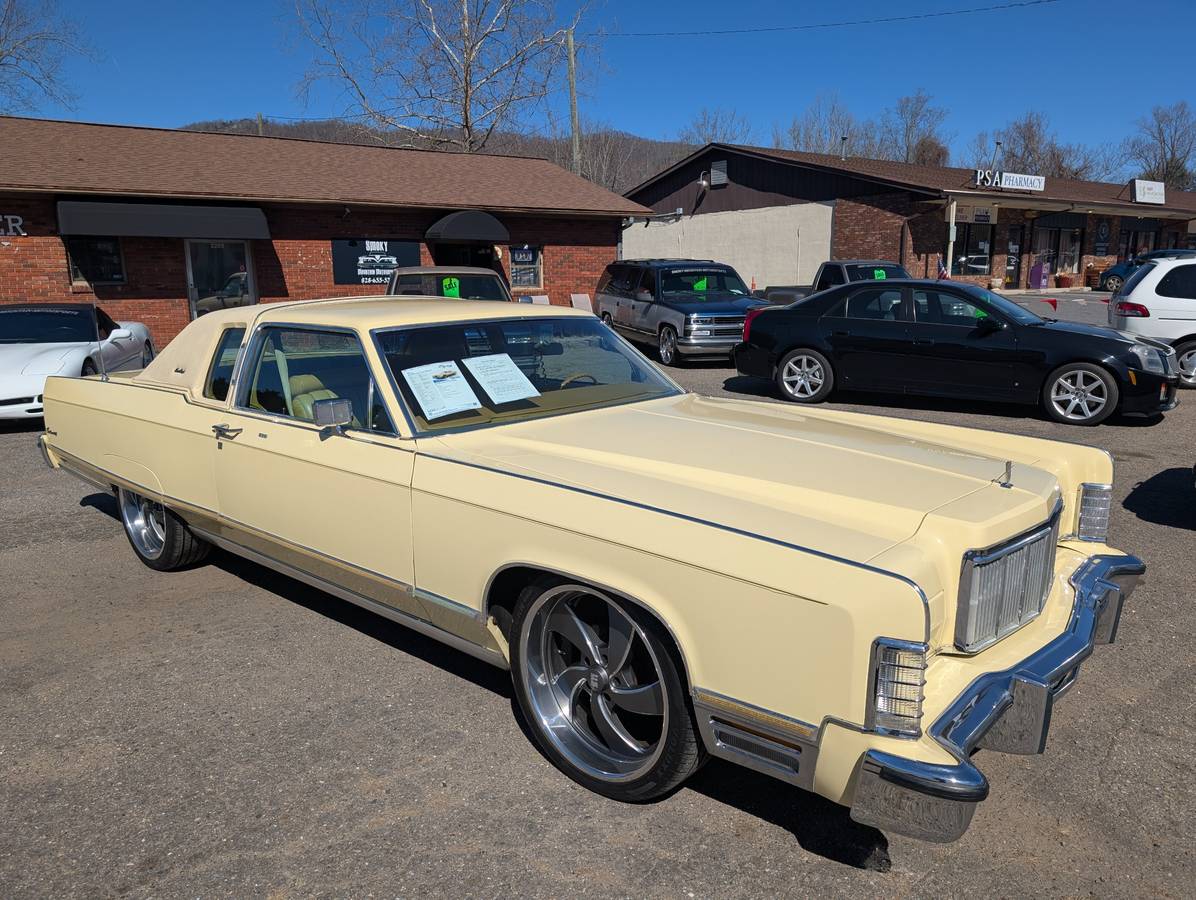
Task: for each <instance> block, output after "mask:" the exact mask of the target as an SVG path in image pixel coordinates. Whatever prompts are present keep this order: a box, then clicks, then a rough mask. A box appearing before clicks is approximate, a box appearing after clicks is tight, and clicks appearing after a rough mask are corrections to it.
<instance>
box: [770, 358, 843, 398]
mask: <svg viewBox="0 0 1196 900" xmlns="http://www.w3.org/2000/svg"><path fill="white" fill-rule="evenodd" d="M818 379H821V380H818ZM773 381H774V382H775V383H776V386H777V390H778V391H780V392H781V397H783V398H784V399H785V400H789V401H790V402H792V403H821V402H822V401H823V400H825V399H826V398H827V397H829V396H830V394H831V391H833V390H834V389H835V369H834V367H833V366H832V365H831V361H830V360H829V359H827V358H826V357H825V356H823V355H822V354H821V353H819V352H818V351H817V350H811V349H810V348H809V347H799V348H797V349H796V350H790V351H789V352H788V353H786V354H785V355H784V356H783V357H781V361H780V362H779V363H777V371H776V374H775V375H774V376H773Z"/></svg>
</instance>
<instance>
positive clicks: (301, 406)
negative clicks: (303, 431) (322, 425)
mask: <svg viewBox="0 0 1196 900" xmlns="http://www.w3.org/2000/svg"><path fill="white" fill-rule="evenodd" d="M290 385H291V414H292V415H293V416H294V417H295V418H297V419H306V420H307V421H309V422H311V421H314V420H315V413H313V412H312V407H313V406H314V405H315V402H316V401H317V400H335V399H337V396H336V393H335V392H333V391H330V390H328V388H326V387H324V382H322V381H320V379H319V378H317V377H316V376H315V375H292V376H291V379H290Z"/></svg>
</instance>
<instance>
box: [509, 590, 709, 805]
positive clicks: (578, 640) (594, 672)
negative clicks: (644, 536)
mask: <svg viewBox="0 0 1196 900" xmlns="http://www.w3.org/2000/svg"><path fill="white" fill-rule="evenodd" d="M511 637H512V640H511V677H512V680H513V681H514V687H515V695H516V697H517V698H518V701H519V706H520V709H521V710H522V711H523V715H524V717H525V718H526V720H527V722H528V725H529V726H530V730H531V732H532V735H533V736H534V737H535V740H536V743H537V744H538V745H539V747H540V749H541V750H542V751H543V752H544V753H545V754H546V755H547V756H548V758H549V759H550V760H551V761H552V762H553V764H554V765H556V767H557V768H559V769H560V770H561V771H562V772H564V773H565V774H566V775H568V776H569V777H570V778H572V779H573V780H574V781H576V782H578V783H579V784H581V785H582V786H584V787H587V788H589V789H590V790H592V791H595V792H597V793H599V794H603V795H604V796H607V797H611V798H613V799H615V800H622V801H625V802H641V801H645V800H651V799H652V798H654V797H659V796H661V795H662V794H666V793H668V792H669V791H670V790H672V789H673V788H675V787H676V786H677V785H679V784H681V782H682V781H684V780H685V779H686V778H687V777H689V775H691V774H692V773H693V772H694V771H696V770H697V768H698V767H699V766H700V765H701V764H702V762H703V761H704V759H705V755H704V750H703V747H702V743H701V739H700V738H699V737H698V734H697V729H696V727H695V726H694V721H693V716H692V714H691V713H690V711H689V704H688V702H687V700H686V695H685V689H684V686H683V680H682V677H681V674H680V672H679V671H678V663H677V661H676V658H675V657H674V655H673V653H672V652H670V650H669V648H668V647H667V646H666V640H667V639H666V638H665V636H664V633H663V630H662V629H661V628H660V626H659V625H657V624H656V622H655V621H654V620H653V619H651V617H649V616H648V615H646V614H645V613H643V612H642V611H641V610H639V609H638V608H636V607H634V606H632V605H631V604H629V603H626V602H624V601H621V600H619V599H617V598H615V597H612V596H610V595H609V594H607V593H605V592H603V591H600V590H597V589H595V588H591V587H589V586H586V585H581V584H573V583H569V582H565V581H561V580H559V579H543V580H540V581H537V582H534V583H533V584H531V585H529V586H528V587H526V588H525V589H524V590H523V592H522V593H521V594H520V597H519V602H518V603H517V604H516V607H515V614H514V626H513V628H512V635H511Z"/></svg>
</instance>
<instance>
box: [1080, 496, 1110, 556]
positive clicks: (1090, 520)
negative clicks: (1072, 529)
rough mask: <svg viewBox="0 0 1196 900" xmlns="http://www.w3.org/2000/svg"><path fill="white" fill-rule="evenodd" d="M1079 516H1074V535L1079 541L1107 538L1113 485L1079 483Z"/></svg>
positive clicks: (1102, 540)
mask: <svg viewBox="0 0 1196 900" xmlns="http://www.w3.org/2000/svg"><path fill="white" fill-rule="evenodd" d="M1078 505H1079V510H1080V512H1079V516H1078V517H1077V518H1076V537H1078V538H1079V539H1080V540H1081V541H1099V542H1101V543H1104V542H1105V541H1107V540H1108V538H1109V512H1110V511H1111V510H1112V508H1113V485H1111V484H1092V483H1091V482H1085V483H1084V484H1081V485H1080V497H1079V503H1078Z"/></svg>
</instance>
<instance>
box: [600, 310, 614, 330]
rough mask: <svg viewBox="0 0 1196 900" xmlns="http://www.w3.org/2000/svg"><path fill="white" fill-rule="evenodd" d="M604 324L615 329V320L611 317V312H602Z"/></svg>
mask: <svg viewBox="0 0 1196 900" xmlns="http://www.w3.org/2000/svg"><path fill="white" fill-rule="evenodd" d="M602 324H603V325H605V326H606V327H607V328H609V329H611V330H612V331H613V330H614V327H615V320H614V319H612V318H611V316H610V313H608V312H604V313H603V314H602Z"/></svg>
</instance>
